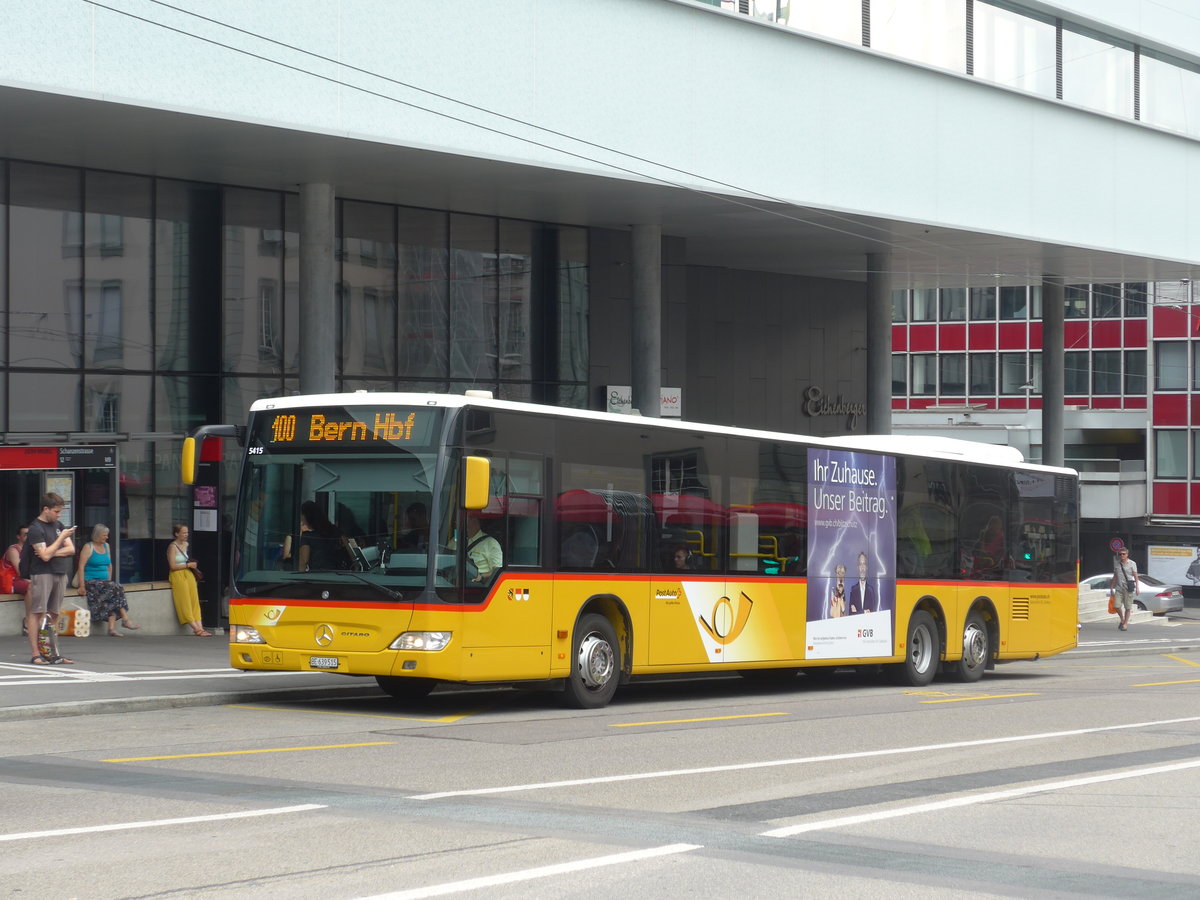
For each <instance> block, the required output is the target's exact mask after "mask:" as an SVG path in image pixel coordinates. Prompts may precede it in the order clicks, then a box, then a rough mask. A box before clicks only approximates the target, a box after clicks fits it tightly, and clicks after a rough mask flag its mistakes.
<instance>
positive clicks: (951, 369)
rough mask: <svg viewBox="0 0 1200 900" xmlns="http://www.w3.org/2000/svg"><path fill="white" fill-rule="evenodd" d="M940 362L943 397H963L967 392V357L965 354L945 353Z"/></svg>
mask: <svg viewBox="0 0 1200 900" xmlns="http://www.w3.org/2000/svg"><path fill="white" fill-rule="evenodd" d="M940 360H941V370H942V387H941V393H942V395H944V396H952V397H961V396H962V395H963V394H965V393H966V392H967V355H966V354H965V353H944V354H942V355H941V357H940Z"/></svg>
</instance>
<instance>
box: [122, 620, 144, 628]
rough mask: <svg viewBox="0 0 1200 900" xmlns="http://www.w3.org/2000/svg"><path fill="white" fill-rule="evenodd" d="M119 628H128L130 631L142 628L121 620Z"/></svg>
mask: <svg viewBox="0 0 1200 900" xmlns="http://www.w3.org/2000/svg"><path fill="white" fill-rule="evenodd" d="M121 627H122V628H128V629H129V630H130V631H137V630H138V629H139V628H141V627H142V626H141V625H134V624H133V623H132V622H130V621H129V620H128V619H122V620H121Z"/></svg>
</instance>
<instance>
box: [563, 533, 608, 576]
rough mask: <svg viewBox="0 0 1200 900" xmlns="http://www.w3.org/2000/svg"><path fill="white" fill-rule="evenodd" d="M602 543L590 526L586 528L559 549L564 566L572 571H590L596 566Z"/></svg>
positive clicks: (567, 539)
mask: <svg viewBox="0 0 1200 900" xmlns="http://www.w3.org/2000/svg"><path fill="white" fill-rule="evenodd" d="M599 554H600V542H599V541H598V540H596V533H595V532H594V531H592V529H591V527H590V526H584V527H583V528H580V529H579V530H578V531H576V532H575V533H574V534H572V535H571V536H570V537H568V538H566V539H565V540H564V541H563V542H562V545H561V547H560V549H559V555H560V557H561V559H562V564H563V565H564V566H567V567H569V568H572V569H590V568H592V567H593V566H595V565H596V557H597V556H599Z"/></svg>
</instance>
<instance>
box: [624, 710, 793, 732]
mask: <svg viewBox="0 0 1200 900" xmlns="http://www.w3.org/2000/svg"><path fill="white" fill-rule="evenodd" d="M787 715H791V714H790V713H785V712H769V713H746V714H745V715H739V716H708V717H706V718H703V719H663V720H662V721H661V722H615V723H613V724H612V725H609V726H608V727H609V728H640V727H641V726H642V725H687V724H688V723H690V722H724V721H726V720H727V719H764V718H766V717H767V716H787Z"/></svg>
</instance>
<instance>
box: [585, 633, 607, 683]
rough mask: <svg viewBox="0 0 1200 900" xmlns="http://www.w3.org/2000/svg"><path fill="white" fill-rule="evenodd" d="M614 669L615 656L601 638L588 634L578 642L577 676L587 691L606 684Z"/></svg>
mask: <svg viewBox="0 0 1200 900" xmlns="http://www.w3.org/2000/svg"><path fill="white" fill-rule="evenodd" d="M615 667H616V654H614V653H613V648H612V647H611V646H610V645H609V643H608V641H606V640H604V638H603V637H601V636H600V635H598V634H589V635H588V636H587V637H585V638H584V639H583V640H582V641H580V642H579V675H580V677H581V678H582V679H583V683H584V685H585V686H586V687H587V688H588V689H589V690H596V689H597V688H602V687H604V686H605V685H606V684H608V682H609V681H610V680H611V679H612V677H613V671H614V669H615Z"/></svg>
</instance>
